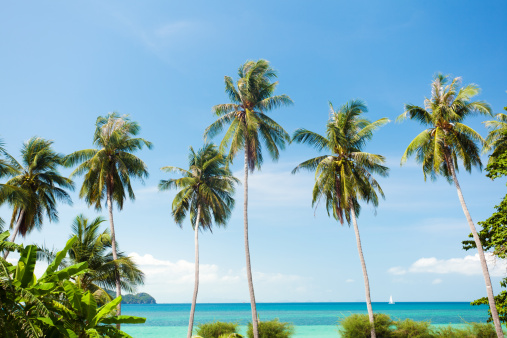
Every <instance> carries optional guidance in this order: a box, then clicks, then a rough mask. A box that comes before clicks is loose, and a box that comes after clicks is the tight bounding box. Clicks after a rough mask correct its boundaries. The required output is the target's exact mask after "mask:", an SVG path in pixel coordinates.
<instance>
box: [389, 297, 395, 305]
mask: <svg viewBox="0 0 507 338" xmlns="http://www.w3.org/2000/svg"><path fill="white" fill-rule="evenodd" d="M389 304H394V301H393V296H391V297H389Z"/></svg>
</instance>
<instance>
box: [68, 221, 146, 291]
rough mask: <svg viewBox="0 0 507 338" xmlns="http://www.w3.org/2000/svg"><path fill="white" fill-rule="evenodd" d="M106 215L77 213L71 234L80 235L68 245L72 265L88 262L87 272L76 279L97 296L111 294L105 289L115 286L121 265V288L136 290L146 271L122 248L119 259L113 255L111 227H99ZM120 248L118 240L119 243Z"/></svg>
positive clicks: (118, 253)
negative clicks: (91, 216)
mask: <svg viewBox="0 0 507 338" xmlns="http://www.w3.org/2000/svg"><path fill="white" fill-rule="evenodd" d="M104 221H105V219H103V218H102V217H96V218H95V219H93V220H91V221H90V220H88V218H86V217H84V215H78V216H77V217H76V218H75V219H74V222H73V223H72V233H71V235H70V238H71V237H74V236H77V241H76V242H74V244H73V245H72V247H71V248H70V249H69V252H68V256H69V261H70V262H69V263H68V264H70V265H73V264H78V263H82V262H88V270H89V271H88V272H86V273H84V274H82V275H80V276H79V277H78V279H77V280H76V284H77V285H79V287H80V288H81V289H83V290H84V291H90V292H92V293H94V295H95V296H96V298H98V299H103V298H104V296H105V298H110V297H109V296H108V295H107V294H106V293H105V292H104V289H112V288H115V286H116V277H115V270H116V266H118V271H119V274H120V281H121V288H122V290H124V291H127V292H130V293H132V292H134V291H135V289H136V286H137V285H142V284H144V273H143V272H142V271H141V270H139V268H138V267H137V265H136V263H135V262H134V261H133V260H132V259H131V258H130V257H128V256H125V254H124V253H123V252H121V251H118V252H117V257H118V258H117V260H114V259H113V254H112V252H111V251H110V249H111V247H112V243H111V235H110V232H109V229H105V230H103V231H102V232H101V231H100V226H101V224H102V222H104ZM116 248H117V249H118V243H117V244H116Z"/></svg>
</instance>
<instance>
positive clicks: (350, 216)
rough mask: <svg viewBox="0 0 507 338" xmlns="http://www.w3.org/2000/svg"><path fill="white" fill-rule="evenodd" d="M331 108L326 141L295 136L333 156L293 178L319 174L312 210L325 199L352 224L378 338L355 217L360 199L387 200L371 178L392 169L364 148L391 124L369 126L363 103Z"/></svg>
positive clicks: (306, 164)
mask: <svg viewBox="0 0 507 338" xmlns="http://www.w3.org/2000/svg"><path fill="white" fill-rule="evenodd" d="M329 106H330V110H331V117H330V119H329V122H328V123H327V125H326V136H325V137H324V136H322V135H319V134H317V133H315V132H312V131H309V130H307V129H298V130H296V131H295V132H294V135H293V137H292V141H293V142H299V143H306V144H308V145H310V146H313V147H315V148H316V149H317V150H318V151H322V150H325V151H326V152H328V154H326V155H322V156H318V157H315V158H312V159H309V160H307V161H305V162H303V163H301V164H299V165H298V166H297V167H296V168H294V170H293V171H292V173H293V174H295V173H297V172H298V171H300V170H301V169H304V170H309V171H315V185H314V188H313V196H312V197H313V198H312V205H314V206H315V205H316V204H317V203H318V202H319V201H320V200H321V199H324V203H325V205H326V210H327V212H328V215H330V214H331V213H332V215H333V217H334V218H335V219H337V220H339V221H340V223H342V224H343V221H344V217H345V219H346V220H347V222H348V223H349V224H350V223H351V222H352V224H353V226H354V231H355V234H356V241H357V249H358V251H359V259H360V261H361V266H362V269H363V277H364V281H365V286H366V290H365V291H366V303H367V308H368V314H369V317H370V325H371V336H372V337H375V326H374V324H373V321H374V317H373V310H372V307H371V299H370V285H369V280H368V274H367V271H366V263H365V261H364V257H363V250H362V246H361V240H360V236H359V228H358V226H357V221H356V216H358V215H359V212H360V210H361V209H360V205H359V201H360V200H362V201H364V202H366V203H371V204H373V205H374V206H375V207H376V206H377V205H378V195H377V193H378V194H380V195H381V196H382V197H384V193H383V191H382V188H381V187H380V185H379V184H378V182H377V181H376V180H375V178H373V175H372V174H377V175H379V176H382V177H385V176H387V175H388V172H389V169H388V168H387V167H386V166H384V165H383V163H384V162H385V159H384V157H383V156H382V155H377V154H370V153H367V152H364V151H363V147H364V145H365V144H366V142H367V141H369V140H371V138H372V137H373V132H374V131H375V130H376V129H377V128H379V127H381V126H382V125H384V124H386V123H387V122H389V120H388V119H387V118H383V119H380V120H377V121H375V122H370V121H369V120H367V119H365V118H363V117H362V114H363V113H365V112H367V111H368V109H367V107H366V105H365V104H364V102H362V101H360V100H352V101H349V102H347V103H346V104H344V105H343V106H341V107H340V109H339V110H338V111H335V109H334V107H333V105H332V104H331V103H329Z"/></svg>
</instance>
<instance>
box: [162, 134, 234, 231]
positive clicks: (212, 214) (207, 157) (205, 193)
mask: <svg viewBox="0 0 507 338" xmlns="http://www.w3.org/2000/svg"><path fill="white" fill-rule="evenodd" d="M188 166H189V169H188V170H185V169H181V168H178V167H172V166H167V167H163V168H162V170H163V171H165V172H168V173H172V172H176V173H180V174H182V175H183V177H182V178H178V179H169V180H161V181H160V184H159V189H160V190H168V189H173V188H175V189H180V191H179V192H178V193H177V194H176V196H175V198H174V200H173V204H172V215H173V218H174V220H175V221H176V223H177V224H178V225H180V226H181V225H182V223H183V220H184V219H185V217H186V216H187V214H188V213H190V220H191V223H192V225H193V226H194V225H195V224H197V223H198V224H199V226H200V227H201V228H202V229H208V230H211V226H212V224H213V220H214V222H215V224H216V225H219V226H224V225H225V224H226V222H227V220H228V218H229V217H230V215H231V211H232V209H233V207H234V199H233V197H232V195H233V194H234V190H235V189H234V185H235V184H236V183H238V182H239V180H238V179H236V178H235V177H233V176H232V173H231V170H230V169H229V168H228V167H227V166H226V158H225V157H224V156H223V155H222V154H220V153H219V152H218V150H217V147H216V146H215V145H213V144H206V145H204V146H203V147H202V148H201V149H199V150H198V151H197V152H195V151H194V149H193V148H192V147H190V155H189V156H188ZM198 208H200V216H199V220H197V209H198ZM196 221H198V222H196Z"/></svg>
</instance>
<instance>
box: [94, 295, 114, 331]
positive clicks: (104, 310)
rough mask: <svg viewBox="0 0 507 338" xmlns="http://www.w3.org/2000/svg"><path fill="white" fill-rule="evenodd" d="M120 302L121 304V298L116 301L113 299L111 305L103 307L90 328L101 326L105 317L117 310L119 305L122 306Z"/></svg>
mask: <svg viewBox="0 0 507 338" xmlns="http://www.w3.org/2000/svg"><path fill="white" fill-rule="evenodd" d="M120 302H121V296H119V297H116V298H115V299H113V300H112V301H110V302H109V303H107V304H105V305H104V306H102V307H101V308H100V309H99V312H98V313H97V314H96V315H95V317H94V318H93V320H92V321H91V324H90V326H91V327H94V326H97V324H99V323H100V322H101V321H102V319H103V318H104V317H106V316H107V315H108V314H110V313H111V311H113V310H114V309H115V308H116V306H117V305H118V304H120Z"/></svg>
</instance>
